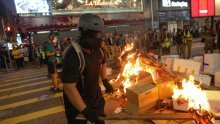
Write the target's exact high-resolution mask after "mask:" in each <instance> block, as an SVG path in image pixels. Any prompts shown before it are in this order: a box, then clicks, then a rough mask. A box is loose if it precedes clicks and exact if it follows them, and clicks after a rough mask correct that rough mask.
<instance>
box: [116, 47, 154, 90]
mask: <svg viewBox="0 0 220 124" xmlns="http://www.w3.org/2000/svg"><path fill="white" fill-rule="evenodd" d="M133 49H134V44H133V43H131V44H126V46H125V47H124V50H123V51H122V52H121V54H120V56H119V59H120V60H121V63H123V62H125V63H124V64H123V67H122V71H121V73H119V74H118V76H117V79H116V80H115V82H117V81H119V80H120V79H121V77H123V80H122V85H123V89H124V92H125V93H126V88H128V87H130V86H133V85H136V84H137V83H138V78H139V74H140V72H141V71H145V72H148V73H150V74H151V76H152V78H153V79H155V76H153V75H154V73H155V71H154V70H153V69H152V67H150V66H148V65H146V64H145V65H143V64H141V62H140V59H141V57H140V54H137V53H136V52H131V51H132V50H133ZM128 52H130V53H129V54H126V53H128ZM124 55H126V58H125V59H124V60H123V62H122V56H124ZM134 76H136V81H135V82H134V81H131V80H130V79H131V77H134Z"/></svg>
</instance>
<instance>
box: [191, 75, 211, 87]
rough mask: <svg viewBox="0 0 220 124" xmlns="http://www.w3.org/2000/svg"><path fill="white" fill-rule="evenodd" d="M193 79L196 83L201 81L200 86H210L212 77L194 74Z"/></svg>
mask: <svg viewBox="0 0 220 124" xmlns="http://www.w3.org/2000/svg"><path fill="white" fill-rule="evenodd" d="M193 77H194V80H195V81H198V82H200V81H202V84H205V85H207V86H210V84H211V80H212V77H211V76H209V75H205V74H194V75H193Z"/></svg>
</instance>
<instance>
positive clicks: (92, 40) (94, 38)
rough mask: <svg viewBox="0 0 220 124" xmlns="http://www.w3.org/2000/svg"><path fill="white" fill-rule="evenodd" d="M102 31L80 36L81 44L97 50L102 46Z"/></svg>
mask: <svg viewBox="0 0 220 124" xmlns="http://www.w3.org/2000/svg"><path fill="white" fill-rule="evenodd" d="M102 40H103V39H102V33H96V34H93V35H84V36H82V37H81V38H80V45H81V46H82V47H83V48H86V49H92V50H97V49H99V48H101V42H102Z"/></svg>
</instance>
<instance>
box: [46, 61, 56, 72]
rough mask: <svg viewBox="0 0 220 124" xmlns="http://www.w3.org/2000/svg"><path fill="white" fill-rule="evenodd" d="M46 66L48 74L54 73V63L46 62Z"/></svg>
mask: <svg viewBox="0 0 220 124" xmlns="http://www.w3.org/2000/svg"><path fill="white" fill-rule="evenodd" d="M47 68H48V73H49V74H54V73H55V67H54V63H52V62H48V63H47Z"/></svg>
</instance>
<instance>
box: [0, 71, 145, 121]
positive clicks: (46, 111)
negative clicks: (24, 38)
mask: <svg viewBox="0 0 220 124" xmlns="http://www.w3.org/2000/svg"><path fill="white" fill-rule="evenodd" d="M36 75H37V76H36ZM46 75H47V73H46V68H41V69H23V70H19V71H16V72H11V73H8V74H4V75H0V124H67V121H66V117H65V112H64V111H65V109H64V106H63V99H62V93H54V92H51V91H50V86H51V79H48V78H45V77H46ZM61 87H62V86H61ZM106 122H107V123H106V124H144V122H143V123H140V122H139V121H138V122H135V121H106Z"/></svg>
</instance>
